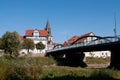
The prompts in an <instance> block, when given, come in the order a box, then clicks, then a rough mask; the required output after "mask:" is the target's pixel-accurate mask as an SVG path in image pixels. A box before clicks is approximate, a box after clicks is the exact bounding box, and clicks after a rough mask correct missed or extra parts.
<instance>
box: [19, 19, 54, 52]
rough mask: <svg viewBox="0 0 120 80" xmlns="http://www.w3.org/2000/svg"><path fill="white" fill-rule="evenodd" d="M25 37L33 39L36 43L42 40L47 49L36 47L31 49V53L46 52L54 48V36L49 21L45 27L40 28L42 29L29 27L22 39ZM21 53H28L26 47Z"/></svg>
mask: <svg viewBox="0 0 120 80" xmlns="http://www.w3.org/2000/svg"><path fill="white" fill-rule="evenodd" d="M24 39H32V40H33V42H34V44H37V43H39V42H42V43H43V44H44V45H45V49H43V50H41V51H40V50H37V49H36V47H35V49H34V50H30V53H34V54H36V53H45V52H46V50H50V49H52V48H53V46H54V45H53V40H52V39H53V36H52V34H51V28H50V24H49V21H47V23H46V26H45V29H43V30H40V29H34V30H33V29H28V30H26V32H25V35H24V36H21V40H24ZM20 53H26V54H27V50H26V49H22V50H21V51H20Z"/></svg>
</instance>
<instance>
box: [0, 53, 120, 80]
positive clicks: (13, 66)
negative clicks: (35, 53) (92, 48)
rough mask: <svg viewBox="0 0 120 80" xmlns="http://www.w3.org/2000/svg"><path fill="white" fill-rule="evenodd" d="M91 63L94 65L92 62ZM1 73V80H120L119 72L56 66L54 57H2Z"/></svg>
mask: <svg viewBox="0 0 120 80" xmlns="http://www.w3.org/2000/svg"><path fill="white" fill-rule="evenodd" d="M90 60H91V59H90ZM90 60H89V61H90ZM92 60H93V59H92ZM92 60H91V61H92ZM99 60H100V59H99ZM99 60H98V61H99ZM96 61H97V60H96ZM89 63H91V64H92V62H89ZM99 63H100V61H99ZM0 72H1V73H0V80H101V79H112V80H117V79H120V71H118V70H110V69H88V68H81V67H67V66H56V61H54V60H53V58H52V57H50V58H47V57H28V56H23V57H18V58H11V57H10V56H8V55H5V56H2V57H0Z"/></svg>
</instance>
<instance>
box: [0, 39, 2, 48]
mask: <svg viewBox="0 0 120 80" xmlns="http://www.w3.org/2000/svg"><path fill="white" fill-rule="evenodd" d="M0 49H2V39H1V38H0Z"/></svg>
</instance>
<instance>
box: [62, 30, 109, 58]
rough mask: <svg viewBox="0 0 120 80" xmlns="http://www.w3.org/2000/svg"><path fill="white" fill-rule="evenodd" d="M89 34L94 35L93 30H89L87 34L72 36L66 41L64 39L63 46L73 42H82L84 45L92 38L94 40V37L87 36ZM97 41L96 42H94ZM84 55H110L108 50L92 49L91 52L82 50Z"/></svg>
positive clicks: (104, 56)
mask: <svg viewBox="0 0 120 80" xmlns="http://www.w3.org/2000/svg"><path fill="white" fill-rule="evenodd" d="M89 36H95V34H94V33H93V32H89V33H87V34H83V35H81V36H73V37H71V38H70V39H69V40H68V41H65V42H64V43H63V46H64V47H65V46H69V45H74V44H80V43H83V44H84V45H86V44H89V43H90V42H91V41H92V40H96V39H97V38H96V37H89ZM95 43H98V42H95ZM84 53H85V56H86V57H98V58H100V57H102V58H106V57H110V51H93V52H84Z"/></svg>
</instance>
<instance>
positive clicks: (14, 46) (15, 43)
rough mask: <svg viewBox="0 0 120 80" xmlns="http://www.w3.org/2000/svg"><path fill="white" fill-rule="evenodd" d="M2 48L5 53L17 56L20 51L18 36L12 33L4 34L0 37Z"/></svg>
mask: <svg viewBox="0 0 120 80" xmlns="http://www.w3.org/2000/svg"><path fill="white" fill-rule="evenodd" d="M2 47H3V49H4V50H5V53H9V54H14V55H17V54H18V53H19V50H20V38H19V34H18V33H17V32H16V31H14V32H8V31H7V32H6V33H5V34H4V35H3V36H2Z"/></svg>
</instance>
